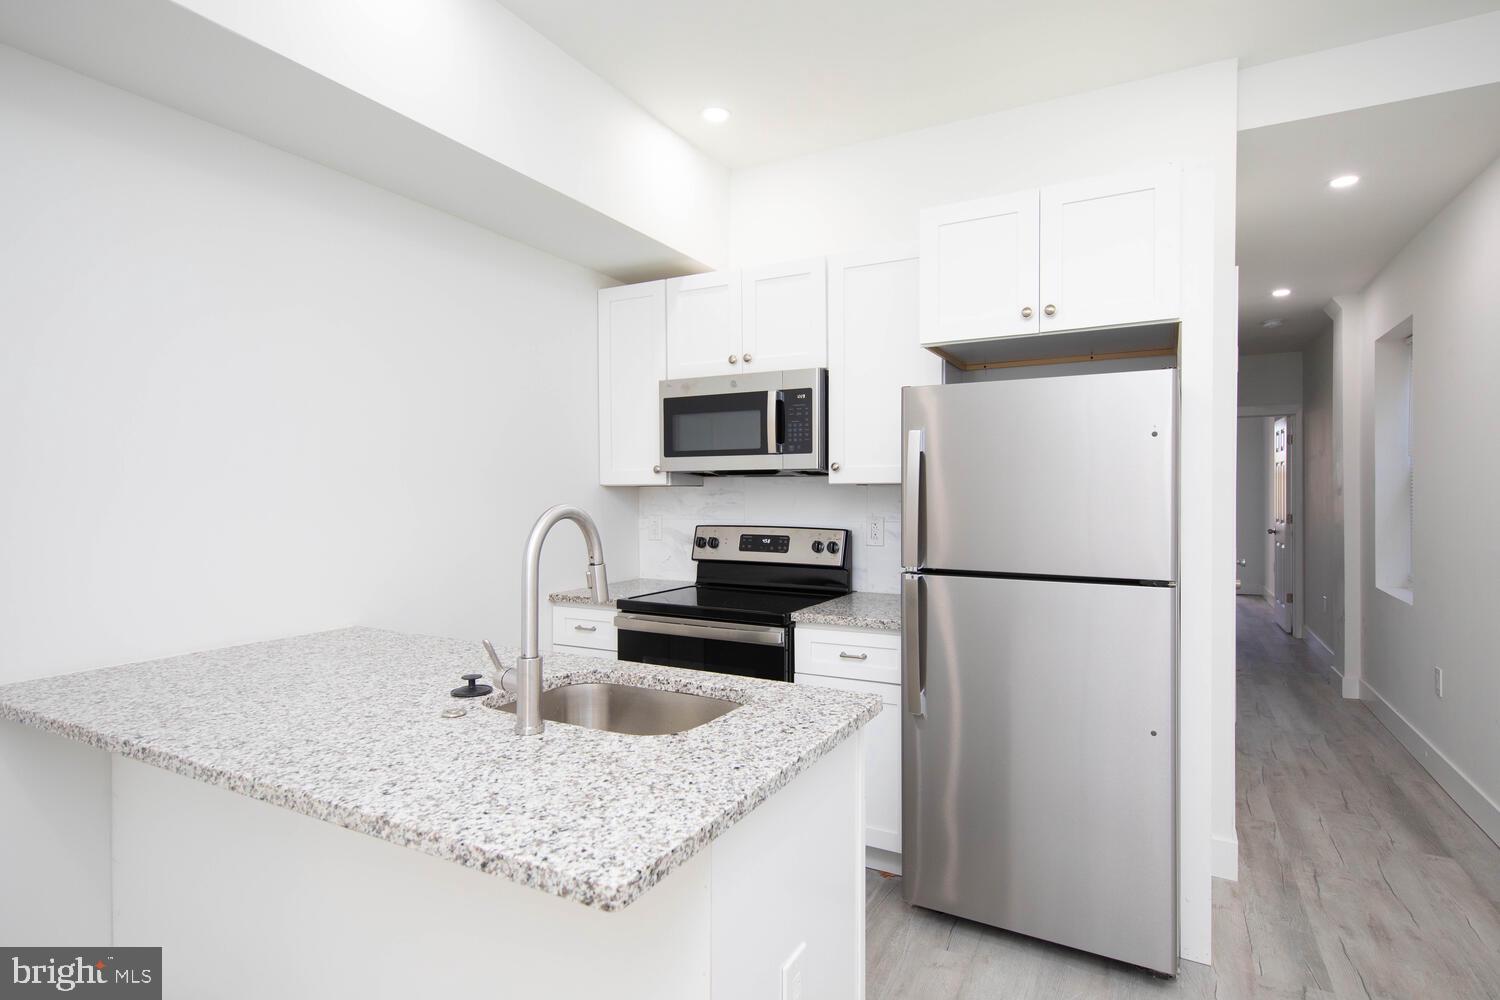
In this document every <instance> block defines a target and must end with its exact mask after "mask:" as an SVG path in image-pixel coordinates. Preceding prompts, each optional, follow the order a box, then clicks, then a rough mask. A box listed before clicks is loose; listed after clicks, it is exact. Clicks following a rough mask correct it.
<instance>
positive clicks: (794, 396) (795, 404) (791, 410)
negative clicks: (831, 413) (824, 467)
mask: <svg viewBox="0 0 1500 1000" xmlns="http://www.w3.org/2000/svg"><path fill="white" fill-rule="evenodd" d="M781 399H782V412H783V413H784V414H785V427H784V428H783V436H782V443H781V452H782V454H783V455H810V454H812V450H813V391H812V389H786V390H784V391H782V393H781Z"/></svg>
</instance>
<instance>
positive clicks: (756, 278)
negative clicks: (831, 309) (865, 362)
mask: <svg viewBox="0 0 1500 1000" xmlns="http://www.w3.org/2000/svg"><path fill="white" fill-rule="evenodd" d="M740 289H741V292H740V294H741V296H742V299H741V301H742V304H743V308H744V331H743V340H742V348H743V349H742V351H741V354H740V366H741V367H742V368H749V369H750V370H751V371H780V370H782V369H787V368H824V367H827V365H828V267H827V261H826V259H825V258H823V257H812V258H810V259H808V260H799V261H794V262H792V263H790V264H778V265H776V266H774V267H757V268H752V269H750V270H746V271H744V272H742V273H741V281H740Z"/></svg>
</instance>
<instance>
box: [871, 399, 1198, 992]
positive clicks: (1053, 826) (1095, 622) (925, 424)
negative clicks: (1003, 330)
mask: <svg viewBox="0 0 1500 1000" xmlns="http://www.w3.org/2000/svg"><path fill="white" fill-rule="evenodd" d="M1176 414H1177V379H1176V372H1175V371H1173V370H1154V371H1137V372H1118V373H1106V374H1093V375H1080V376H1068V377H1053V378H1025V379H1017V380H1012V381H1002V382H983V383H970V384H956V385H941V386H925V387H914V388H907V389H905V390H904V393H903V396H902V417H903V427H904V436H903V444H904V447H905V456H904V462H903V470H902V518H903V523H902V534H901V561H902V566H903V572H902V584H901V586H902V608H903V611H902V622H903V649H902V687H903V691H902V701H903V704H902V710H903V720H902V778H903V782H902V784H903V830H902V845H903V850H902V854H903V857H902V869H903V884H902V886H903V892H904V895H905V897H906V899H907V901H908V902H911V903H915V904H917V905H919V906H925V907H930V908H932V909H935V910H942V911H944V912H946V913H952V914H956V915H958V916H961V917H967V918H969V919H971V920H977V921H980V922H982V923H986V924H991V925H994V926H996V927H1003V928H1006V929H1008V930H1013V931H1018V932H1020V933H1022V934H1028V935H1031V936H1033V937H1038V938H1043V939H1046V940H1048V941H1055V942H1057V943H1059V944H1064V945H1068V946H1071V947H1074V948H1080V949H1082V950H1084V951H1089V952H1093V953H1095V954H1099V955H1105V956H1108V957H1110V958H1115V959H1120V960H1122V961H1125V962H1130V963H1132V964H1135V965H1140V966H1145V967H1146V968H1149V969H1154V970H1157V971H1159V972H1165V973H1175V972H1176V969H1177V843H1176V840H1177V838H1176V830H1177V819H1176V811H1177V810H1176V801H1177V794H1176V793H1177V781H1176V749H1175V748H1176V742H1177V740H1176V734H1177V725H1176V721H1177V720H1176V689H1177V683H1176V677H1177V669H1176V660H1177V656H1176V634H1177V590H1176V588H1175V581H1176V577H1177V548H1176V539H1177V515H1176V503H1175V497H1176V451H1177V434H1176Z"/></svg>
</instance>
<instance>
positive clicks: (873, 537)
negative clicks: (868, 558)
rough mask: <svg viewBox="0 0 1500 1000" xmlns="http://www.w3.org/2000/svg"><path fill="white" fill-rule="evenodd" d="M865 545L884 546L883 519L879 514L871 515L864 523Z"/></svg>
mask: <svg viewBox="0 0 1500 1000" xmlns="http://www.w3.org/2000/svg"><path fill="white" fill-rule="evenodd" d="M865 544H866V545H884V544H885V518H884V517H883V516H882V515H880V514H871V515H870V516H869V517H868V518H867V519H866V521H865Z"/></svg>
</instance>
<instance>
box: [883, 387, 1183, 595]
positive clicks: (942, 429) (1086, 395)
mask: <svg viewBox="0 0 1500 1000" xmlns="http://www.w3.org/2000/svg"><path fill="white" fill-rule="evenodd" d="M1176 384H1177V380H1176V372H1175V371H1173V370H1170V369H1167V370H1157V371H1141V372H1116V373H1108V374H1098V375H1073V376H1067V377H1057V378H1029V379H1018V380H1014V381H1007V382H983V383H969V384H958V385H937V386H917V387H911V388H907V389H905V390H903V395H902V411H903V421H904V426H905V431H906V433H905V434H904V436H903V437H902V443H903V446H904V447H905V448H906V449H907V455H906V456H905V459H906V460H905V461H904V462H903V465H902V469H903V482H902V490H903V493H902V504H903V509H902V515H903V518H904V522H903V528H902V549H903V551H902V564H903V565H904V566H906V567H908V568H917V567H927V568H933V569H944V570H970V571H974V572H981V573H1016V574H1040V575H1047V576H1074V577H1090V578H1108V579H1119V580H1173V579H1176V570H1175V567H1176V552H1175V549H1174V546H1175V538H1176V533H1175V531H1174V530H1173V526H1174V523H1175V515H1174V505H1173V497H1174V494H1175V464H1174V463H1175V452H1176V426H1175V425H1176V399H1177V388H1176ZM914 432H915V433H914ZM913 476H916V481H915V482H913Z"/></svg>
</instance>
